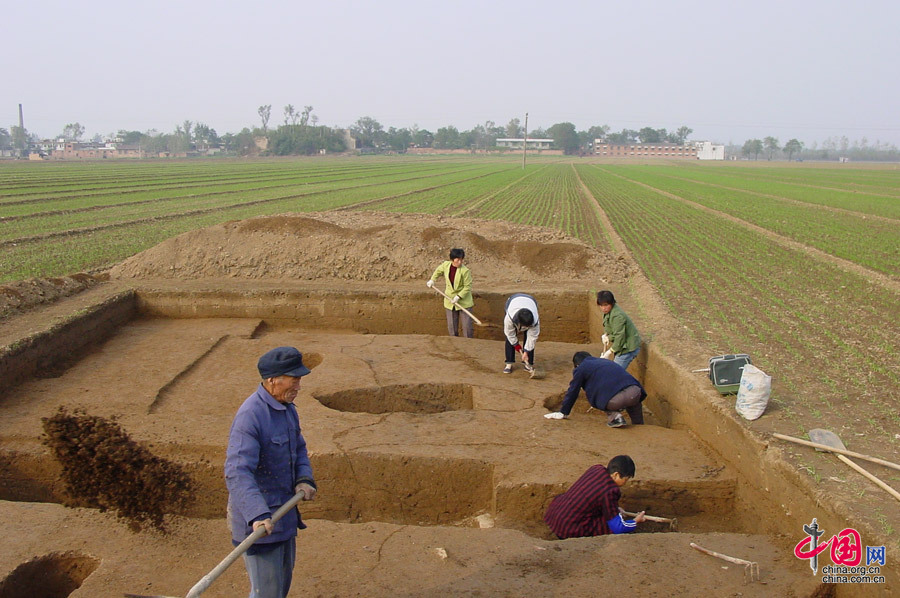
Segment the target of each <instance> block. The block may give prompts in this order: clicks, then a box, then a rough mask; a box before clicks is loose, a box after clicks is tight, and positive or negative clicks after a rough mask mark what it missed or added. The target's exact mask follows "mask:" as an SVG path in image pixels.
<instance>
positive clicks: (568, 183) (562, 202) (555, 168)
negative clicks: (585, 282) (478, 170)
mask: <svg viewBox="0 0 900 598" xmlns="http://www.w3.org/2000/svg"><path fill="white" fill-rule="evenodd" d="M528 168H532V169H535V168H536V169H537V171H536V172H534V173H533V174H531V175H529V176H527V177H523V178H522V179H520V180H519V181H517V182H516V183H515V184H513V185H510V186H508V187H507V188H505V189H502V190H500V191H499V192H497V193H496V194H494V195H493V196H491V197H490V200H489V201H485V202H480V203H478V204H476V205H474V206H472V207H471V208H469V209H468V210H466V212H465V213H466V215H471V216H475V217H478V218H488V219H501V220H508V221H510V222H517V223H519V224H528V225H532V226H546V227H550V228H556V229H559V230H561V231H563V232H565V233H567V234H569V235H571V236H573V237H576V238H579V239H581V240H583V241H585V242H587V243H590V244H592V245H595V246H597V247H600V248H602V249H606V250H608V249H609V248H610V246H609V242H608V240H607V238H606V236H605V235H604V233H603V226H602V224H601V223H600V219H599V216H598V214H597V210H596V206H594V205H592V203H591V202H590V201H588V200H587V198H585V196H584V195H583V194H582V192H581V184H580V182H579V180H578V176H577V174H576V173H575V171H574V170H573V168H572V166H571V165H570V164H548V165H544V166H536V165H532V166H529V167H528Z"/></svg>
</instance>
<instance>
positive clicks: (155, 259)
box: [109, 212, 634, 284]
mask: <svg viewBox="0 0 900 598" xmlns="http://www.w3.org/2000/svg"><path fill="white" fill-rule="evenodd" d="M452 247H461V248H463V249H465V251H466V262H467V264H468V265H469V267H470V268H471V269H472V273H473V277H474V279H475V282H476V284H478V283H479V281H490V282H491V283H499V284H504V283H519V282H549V283H552V282H571V281H572V280H591V281H595V282H597V283H621V282H624V281H625V280H626V279H627V278H628V277H629V276H630V274H632V273H633V271H634V266H633V265H630V264H628V263H627V262H626V261H625V260H624V259H623V258H621V257H618V256H615V255H613V254H609V253H606V252H603V251H600V250H598V249H596V248H595V247H593V246H590V245H588V244H586V243H584V242H582V241H580V240H578V239H575V238H573V237H569V236H567V235H566V234H564V233H563V232H561V231H558V230H552V229H546V228H538V227H532V226H524V225H516V224H511V223H508V222H502V221H495V220H476V219H467V218H444V217H440V216H432V215H425V214H395V213H381V212H322V213H308V214H302V215H301V214H282V215H277V216H265V217H259V218H252V219H249V220H243V221H239V222H227V223H225V224H220V225H216V226H211V227H209V228H205V229H201V230H195V231H191V232H187V233H184V234H182V235H180V236H178V237H175V238H173V239H169V240H168V241H165V242H163V243H161V244H159V245H157V246H156V247H153V248H151V249H148V250H146V251H144V252H142V253H139V254H137V255H135V256H133V257H131V258H129V259H127V260H125V261H124V262H122V263H121V264H119V265H117V266H115V267H114V268H112V269H111V270H110V272H109V275H110V277H111V278H115V279H126V278H128V279H130V278H176V279H202V278H244V279H263V278H268V279H294V280H321V279H336V280H354V281H410V280H416V279H420V280H421V279H424V278H427V277H428V276H429V275H430V274H431V273H432V272H433V271H434V268H435V267H436V266H437V265H438V264H439V263H440V262H441V261H442V260H445V259H447V255H448V253H449V251H450V249H451V248H452Z"/></svg>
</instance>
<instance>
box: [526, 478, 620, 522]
mask: <svg viewBox="0 0 900 598" xmlns="http://www.w3.org/2000/svg"><path fill="white" fill-rule="evenodd" d="M621 496H622V491H621V490H620V489H619V487H618V486H617V485H616V483H615V482H614V481H613V479H612V478H611V477H609V473H608V472H607V471H606V468H605V467H604V466H602V465H594V466H592V467H590V468H588V470H587V471H586V472H584V474H582V476H581V477H580V478H578V481H576V482H575V483H574V484H572V487H571V488H569V489H568V490H566V491H565V492H564V493H562V494H560V495H559V496H557V497H556V498H554V499H553V501H552V502H551V503H550V506H549V507H548V508H547V513H546V514H545V515H544V521H545V522H546V523H547V525H548V526H550V529H551V530H552V531H553V533H554V534H556V536H557V537H558V538H561V539H565V538H581V537H585V536H600V535H603V534H609V533H612V530H610V529H609V523H608V522H609V521H610V520H611V519H614V518H617V517H619V497H621Z"/></svg>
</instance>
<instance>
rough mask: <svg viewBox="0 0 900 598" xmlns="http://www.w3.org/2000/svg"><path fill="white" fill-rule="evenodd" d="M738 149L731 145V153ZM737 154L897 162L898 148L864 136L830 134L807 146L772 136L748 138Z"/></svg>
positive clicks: (765, 156)
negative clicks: (822, 139) (820, 142)
mask: <svg viewBox="0 0 900 598" xmlns="http://www.w3.org/2000/svg"><path fill="white" fill-rule="evenodd" d="M737 149H738V148H730V150H731V151H732V152H733V153H737V152H736V151H735V150H737ZM739 153H740V154H741V155H743V156H744V157H745V158H753V159H754V160H758V159H759V157H760V156H762V157H764V158H765V159H766V160H772V159H777V158H787V159H788V160H837V159H839V158H846V159H849V160H856V161H888V162H893V161H898V160H900V150H898V149H897V146H895V145H892V144H889V143H881V142H880V141H876V142H875V143H874V144H872V145H870V144H869V140H868V139H866V138H865V137H863V138H862V139H861V140H858V141H853V142H852V143H851V142H850V139H849V138H847V137H846V136H844V137H829V138H827V139H826V140H825V141H824V142H823V143H822V144H821V145H819V143H818V142H815V143H813V145H812V146H811V147H806V146H805V145H804V143H803V142H802V141H799V140H797V139H791V140H790V141H788V142H787V143H785V144H784V146H781V145H779V141H778V139H777V138H775V137H765V138H764V139H748V140H747V141H745V142H744V145H743V146H741V147H740V149H739Z"/></svg>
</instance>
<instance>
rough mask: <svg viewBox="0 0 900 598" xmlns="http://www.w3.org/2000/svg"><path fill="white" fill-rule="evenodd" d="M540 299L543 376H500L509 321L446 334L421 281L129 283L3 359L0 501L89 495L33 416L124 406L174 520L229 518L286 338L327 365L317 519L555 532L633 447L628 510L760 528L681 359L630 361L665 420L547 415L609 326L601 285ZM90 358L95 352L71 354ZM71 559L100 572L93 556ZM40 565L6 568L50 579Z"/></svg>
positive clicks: (312, 434)
mask: <svg viewBox="0 0 900 598" xmlns="http://www.w3.org/2000/svg"><path fill="white" fill-rule="evenodd" d="M506 296H508V293H482V294H479V295H478V296H477V297H476V301H477V306H478V315H479V317H481V318H482V319H483V320H484V321H485V322H488V323H494V324H496V323H499V322H502V313H503V304H504V302H505V298H506ZM535 296H536V298H537V300H538V303H539V306H540V309H541V322H542V334H541V340H540V343H539V345H538V352H537V355H538V365H539V366H541V367H542V368H544V369H545V371H546V374H547V377H546V378H545V379H543V380H529V378H528V376H527V375H526V374H525V373H524V371H522V370H518V371H516V372H514V373H513V374H512V375H504V374H501V373H500V371H499V369H500V367H498V364H502V362H503V357H502V355H503V353H502V350H503V347H502V344H500V343H499V342H497V341H501V340H502V338H503V337H502V333H501V332H500V329H499V328H498V327H490V326H486V327H480V328H476V338H475V339H474V340H470V339H459V338H450V337H447V336H446V324H445V321H444V319H443V314H442V313H441V311H438V310H436V309H435V298H434V296H433V295H431V294H429V293H426V292H422V291H409V290H398V291H393V292H390V293H380V292H372V291H366V290H358V291H346V290H344V291H335V290H329V289H294V290H284V289H280V290H278V291H277V292H275V291H271V290H259V289H254V288H244V289H241V290H236V289H235V288H233V287H227V286H226V287H224V288H221V289H215V288H202V287H197V288H193V289H188V290H183V289H182V290H179V289H177V288H170V287H167V286H160V287H145V288H138V289H136V290H135V291H133V292H129V293H125V294H119V295H116V297H115V298H113V299H110V300H107V301H105V302H101V303H99V304H97V305H96V306H94V307H93V308H92V309H89V310H85V311H84V312H83V313H81V314H78V315H77V316H75V317H73V318H72V321H71V322H70V323H69V324H68V325H66V326H62V327H57V328H56V329H55V330H49V331H47V332H46V333H44V335H43V336H42V337H41V339H40V340H41V342H40V343H36V342H33V343H30V344H29V343H24V344H22V345H20V346H19V347H18V348H17V349H16V350H15V351H13V352H8V353H6V354H4V355H3V356H2V362H0V367H2V368H5V371H6V372H9V373H10V376H11V378H10V379H13V380H16V381H17V382H20V384H19V385H18V386H17V387H16V388H15V393H8V394H6V395H5V397H4V398H2V399H0V400H2V402H0V413H2V415H3V416H4V417H3V420H2V428H0V500H3V501H14V502H20V503H24V502H29V503H63V502H68V504H75V505H77V504H78V502H77V501H75V502H74V503H73V502H72V501H71V499H70V498H69V499H67V498H66V497H65V495H64V492H63V489H62V484H61V483H60V474H61V471H60V466H59V464H58V463H56V462H55V461H54V460H53V459H52V458H51V456H50V454H49V452H48V451H46V450H45V449H44V448H43V447H42V444H41V439H40V431H39V429H37V428H36V427H35V425H34V424H33V421H34V420H36V419H39V418H40V417H44V416H46V415H47V414H49V413H52V411H54V410H55V409H56V408H57V407H58V406H59V405H70V406H78V407H82V408H84V409H86V410H87V411H88V412H91V413H95V414H97V415H99V416H103V417H117V418H118V421H119V423H120V424H121V426H122V427H123V428H124V429H125V430H127V431H128V432H129V433H131V434H132V435H133V437H134V438H135V439H136V440H137V441H138V442H141V443H144V444H146V445H147V446H148V447H150V450H151V451H153V452H155V454H158V455H160V456H163V457H165V458H167V459H170V460H172V461H174V462H177V463H179V464H181V465H182V466H183V467H184V468H185V469H186V470H187V471H188V473H189V474H190V476H191V478H192V480H193V482H194V484H195V488H196V496H197V500H195V501H193V502H192V503H190V504H189V505H187V506H186V507H185V508H184V509H183V510H181V511H180V512H177V513H173V514H174V515H183V516H187V517H191V518H198V519H222V518H223V517H224V513H225V504H226V501H227V492H226V489H225V485H224V482H223V474H222V471H223V459H224V443H225V438H226V437H227V432H228V426H229V424H230V421H231V418H232V416H233V414H234V412H235V410H236V409H237V407H238V406H239V405H240V403H241V401H242V400H243V399H244V398H245V397H246V396H247V395H248V394H249V393H250V392H252V390H253V388H254V386H255V384H256V383H257V382H258V378H257V377H256V376H255V370H254V368H255V361H256V358H257V357H258V356H259V355H260V354H261V353H262V352H264V351H265V350H268V349H269V348H271V347H273V346H279V345H285V344H288V345H295V346H298V347H300V348H301V350H303V351H304V353H305V354H306V355H307V360H308V365H310V366H311V367H312V368H313V370H314V371H313V374H312V375H310V376H309V377H308V378H304V380H303V389H302V391H301V396H300V397H298V399H297V401H296V403H297V407H298V411H299V412H300V416H301V421H302V425H303V433H304V436H305V437H306V440H307V442H308V445H309V448H310V457H311V461H312V465H313V469H314V471H315V475H316V480H317V484H318V486H319V495H318V497H317V500H316V501H313V502H311V503H306V504H304V505H303V506H302V511H303V516H304V519H306V520H316V519H319V520H328V521H332V522H337V523H353V524H365V523H371V522H381V523H388V524H398V525H407V526H423V527H428V526H456V527H497V528H507V529H511V530H518V531H522V532H525V533H527V534H529V535H530V536H533V537H535V538H544V539H547V536H548V530H547V529H546V526H545V525H544V524H543V523H542V516H543V513H544V511H545V510H546V507H547V505H548V504H549V501H550V500H552V498H553V496H555V495H556V494H559V493H560V492H562V491H564V490H565V489H566V488H567V487H568V486H569V485H570V484H571V483H572V482H573V481H574V480H575V479H577V477H578V476H579V475H580V474H581V473H582V472H583V471H584V469H586V468H587V467H588V466H590V465H592V464H594V463H597V462H605V461H607V460H608V459H609V458H610V457H612V456H614V455H615V454H619V453H629V454H632V455H633V456H635V459H636V462H637V463H638V475H637V476H636V478H635V480H634V481H633V482H632V483H631V484H630V485H629V486H627V487H626V488H625V489H624V492H623V499H622V500H623V506H625V507H626V508H628V509H629V510H644V509H646V510H648V511H649V512H651V513H655V514H657V515H661V516H670V517H677V518H678V520H679V531H682V532H695V533H706V532H738V533H744V532H757V531H758V530H757V526H756V524H755V522H756V521H758V518H759V516H760V513H763V514H766V513H771V512H774V511H775V509H773V508H772V507H771V505H769V506H767V505H765V504H763V503H760V502H755V503H754V504H753V508H746V507H747V505H748V502H749V501H748V496H749V495H748V493H747V492H746V490H742V485H743V483H742V480H741V478H740V477H739V476H738V475H737V474H736V471H735V470H734V469H733V468H731V467H729V466H728V464H727V462H726V461H725V460H723V459H721V458H720V457H719V456H718V455H717V454H715V453H712V452H711V451H709V449H708V447H707V446H706V445H705V444H704V443H703V442H698V441H697V440H696V438H695V437H693V436H692V435H691V434H689V433H688V432H687V431H685V430H684V427H685V426H684V424H683V422H682V421H681V420H680V419H679V415H678V409H677V408H676V407H673V406H672V404H671V403H670V398H677V397H676V395H675V394H673V392H672V391H671V388H670V386H667V384H666V383H665V382H664V381H663V380H664V379H665V378H666V377H668V378H669V380H670V381H671V379H672V378H673V376H672V374H671V372H668V371H666V370H665V369H664V368H663V369H661V370H660V371H659V372H657V371H655V369H654V368H656V367H657V366H658V365H663V366H665V364H664V363H662V362H658V361H657V360H655V359H648V358H647V356H646V355H642V357H641V358H640V359H639V360H638V361H636V362H635V363H634V364H633V366H632V368H631V371H632V372H633V373H634V374H635V375H636V376H637V377H638V378H639V379H641V380H647V381H649V384H648V385H647V387H648V391H649V393H650V397H649V398H648V400H647V401H646V403H645V405H646V407H647V422H648V425H645V426H640V427H633V428H628V429H626V430H610V429H607V428H606V426H605V425H603V423H604V420H603V419H602V418H601V417H600V416H599V415H598V414H597V413H596V412H594V413H585V407H586V402H585V401H584V399H583V398H581V399H579V401H578V403H577V404H576V410H575V411H573V415H572V417H571V418H570V420H566V421H565V422H551V421H549V420H545V419H544V418H542V417H541V416H542V414H543V413H546V412H547V410H550V409H554V408H556V407H558V405H559V402H560V400H561V396H562V395H561V392H562V390H564V389H565V387H566V384H567V383H568V379H569V377H570V374H571V371H572V365H571V356H572V353H573V352H575V351H577V350H584V349H588V350H592V351H596V350H597V348H598V341H599V337H600V335H601V334H602V320H601V318H600V316H599V314H598V312H597V310H596V309H592V306H593V296H592V295H591V294H590V293H587V292H555V291H548V292H544V293H535ZM436 311H437V313H435V312H436ZM111 321H112V322H115V324H114V325H113V326H110V325H109V322H111ZM36 352H39V364H40V363H46V364H54V363H65V367H64V368H63V369H62V371H57V370H54V371H53V373H54V375H56V376H58V377H56V378H42V377H41V376H40V372H41V368H40V367H37V370H36V369H35V367H36V366H35V365H34V364H35V361H34V358H35V356H36V355H38V353H36ZM73 353H78V354H81V355H83V357H82V359H81V360H80V361H76V362H72V361H71V360H69V359H68V356H69V355H72V354H73ZM125 371H127V372H128V378H127V381H126V383H122V382H121V380H122V379H123V372H125ZM98 387H102V388H103V389H104V393H103V395H102V396H94V395H95V394H96V393H95V390H96V389H97V388H98ZM654 424H655V425H654ZM660 424H663V425H660ZM670 424H672V426H671V427H668V426H669V425H670ZM664 426H665V427H664ZM753 498H755V496H754V497H753ZM84 506H91V505H84ZM643 531H649V532H653V531H669V530H668V528H666V527H665V526H655V525H647V526H645V527H644V529H643ZM46 558H49V557H46ZM59 562H62V561H59ZM65 562H67V563H68V562H77V563H78V566H77V567H74V566H73V567H70V569H72V570H74V571H77V572H83V571H86V573H85V574H84V575H89V574H90V572H91V570H92V569H91V568H90V567H89V566H88V565H89V564H90V562H91V561H89V560H82V561H71V559H70V561H65ZM33 563H38V561H34V562H33ZM33 563H32V561H29V562H22V563H21V565H20V567H19V568H21V569H22V571H21V572H20V571H19V568H17V569H15V571H13V572H12V573H10V574H9V575H8V576H7V580H9V579H12V578H13V576H14V575H16V576H24V575H33V574H34V573H33V571H35V570H36V569H35V567H38V565H37V564H33ZM26 565H28V567H31V568H30V569H29V568H26ZM42 566H47V567H50V566H51V565H49V564H48V565H42ZM52 566H55V567H57V569H64V568H65V567H63V566H62V565H52ZM66 566H68V565H66ZM94 567H96V564H95V565H94ZM54 575H55V574H54ZM70 577H71V579H73V580H75V581H77V583H80V582H81V580H79V579H78V575H76V574H74V573H73V574H72V575H70ZM81 579H83V578H81ZM66 583H70V582H65V583H62V582H61V583H60V584H59V585H60V587H68V586H67V585H66ZM72 583H74V582H72ZM77 583H76V586H75V587H77ZM0 587H3V586H0ZM18 595H19V594H9V593H2V594H0V598H3V597H5V596H18ZM48 595H54V596H55V595H60V596H62V595H67V594H62V593H61V594H48Z"/></svg>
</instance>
